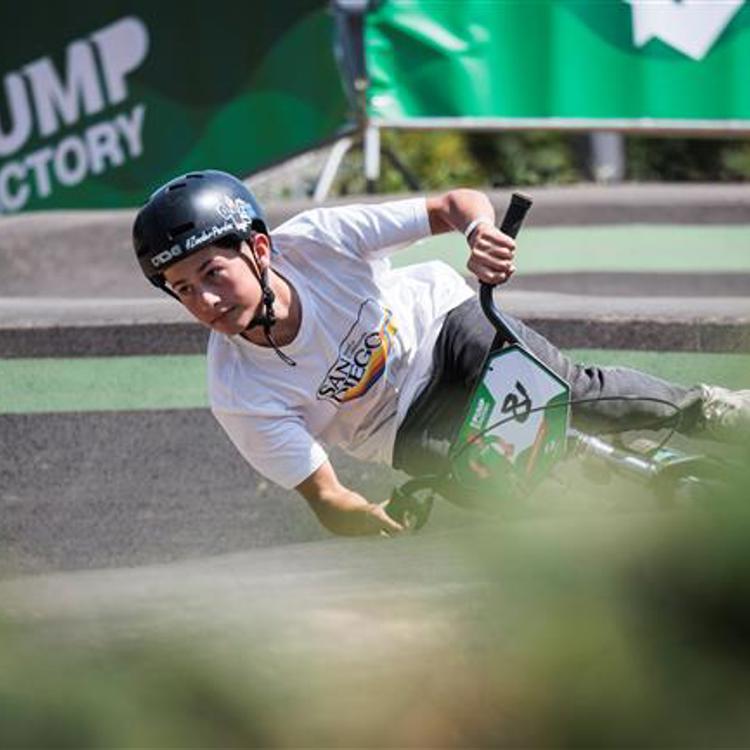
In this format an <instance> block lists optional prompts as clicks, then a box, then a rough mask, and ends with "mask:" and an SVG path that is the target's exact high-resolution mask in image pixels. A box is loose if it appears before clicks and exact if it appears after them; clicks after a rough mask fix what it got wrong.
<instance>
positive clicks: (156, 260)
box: [151, 245, 182, 268]
mask: <svg viewBox="0 0 750 750" xmlns="http://www.w3.org/2000/svg"><path fill="white" fill-rule="evenodd" d="M180 255H182V248H181V247H180V246H179V245H172V247H170V248H169V250H165V251H164V252H163V253H159V254H158V255H155V256H154V257H153V258H151V265H152V266H153V267H154V268H161V267H162V266H166V265H169V264H170V261H171V260H172V259H173V258H177V257H179V256H180Z"/></svg>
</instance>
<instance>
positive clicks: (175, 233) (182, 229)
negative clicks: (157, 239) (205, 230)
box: [167, 221, 195, 241]
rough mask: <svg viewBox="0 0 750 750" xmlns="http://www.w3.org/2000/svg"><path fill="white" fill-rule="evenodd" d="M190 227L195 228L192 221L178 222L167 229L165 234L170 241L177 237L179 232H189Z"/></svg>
mask: <svg viewBox="0 0 750 750" xmlns="http://www.w3.org/2000/svg"><path fill="white" fill-rule="evenodd" d="M191 229H195V224H193V222H192V221H188V222H187V223H186V224H180V225H179V226H176V227H172V228H171V229H169V230H167V235H168V237H169V239H170V241H171V240H175V239H177V238H178V237H179V236H180V235H181V234H184V233H185V232H189V231H190V230H191Z"/></svg>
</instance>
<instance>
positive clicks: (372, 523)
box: [295, 461, 403, 536]
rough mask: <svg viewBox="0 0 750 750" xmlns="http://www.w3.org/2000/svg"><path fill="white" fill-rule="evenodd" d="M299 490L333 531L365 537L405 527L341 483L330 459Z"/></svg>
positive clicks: (321, 519)
mask: <svg viewBox="0 0 750 750" xmlns="http://www.w3.org/2000/svg"><path fill="white" fill-rule="evenodd" d="M295 489H296V490H297V492H299V493H300V494H301V495H302V497H304V498H305V500H307V502H308V503H309V505H310V507H311V508H312V510H313V512H314V513H315V515H316V516H317V517H318V520H319V521H320V522H321V523H322V524H323V526H325V527H326V528H327V529H328V530H329V531H330V532H332V533H333V534H340V535H343V536H365V535H369V534H378V533H380V532H381V531H385V532H399V531H403V527H402V526H401V525H400V524H398V523H396V522H395V521H394V520H393V519H392V518H391V517H390V516H389V515H388V514H387V513H386V512H385V503H383V504H382V505H376V504H373V503H370V502H368V501H367V500H366V499H365V498H364V497H362V495H359V494H357V493H356V492H354V491H353V490H350V489H348V488H347V487H344V485H343V484H341V482H339V480H338V477H337V476H336V472H335V471H334V470H333V466H332V465H331V462H330V461H326V462H325V463H324V464H322V465H321V466H320V467H318V468H317V469H316V470H315V471H314V472H313V473H312V474H311V475H310V476H309V477H307V479H305V480H304V481H302V482H300V484H298V485H297V486H296V487H295Z"/></svg>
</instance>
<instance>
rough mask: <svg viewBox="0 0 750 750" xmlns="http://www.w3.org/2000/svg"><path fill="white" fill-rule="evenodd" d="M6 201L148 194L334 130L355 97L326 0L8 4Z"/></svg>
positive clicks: (1, 33) (242, 170)
mask: <svg viewBox="0 0 750 750" xmlns="http://www.w3.org/2000/svg"><path fill="white" fill-rule="evenodd" d="M0 39H1V40H2V43H1V44H0V211H2V212H6V213H12V212H16V211H21V210H26V209H52V208H84V207H85V208H91V207H119V206H135V205H138V204H140V203H141V202H142V201H143V200H144V197H145V196H147V194H148V193H149V192H150V191H151V190H152V189H154V188H155V187H157V186H158V185H159V184H161V183H163V182H164V181H166V180H167V179H169V178H170V177H172V176H174V175H177V174H180V173H183V172H187V171H190V170H196V169H203V168H214V169H224V170H227V171H230V172H233V173H235V174H238V175H240V176H244V175H247V174H249V173H251V172H253V171H257V170H258V169H261V168H263V167H265V166H268V165H270V164H272V163H274V162H276V161H279V160H281V159H283V158H286V157H288V156H291V155H293V154H294V153H297V152H300V151H303V150H305V149H308V148H310V147H312V146H315V145H316V144H318V143H321V142H323V141H325V140H328V139H330V138H332V137H333V136H334V135H335V134H336V133H337V132H338V131H340V130H341V129H342V128H344V124H345V122H346V120H347V101H346V97H345V94H344V91H343V88H342V85H341V80H340V76H339V72H338V69H337V67H336V64H335V61H334V55H333V24H332V19H331V17H330V14H329V11H328V3H327V2H326V0H285V1H284V2H282V3H270V2H262V3H261V2H244V3H238V2H234V0H212V2H210V3H204V2H202V1H201V0H181V1H180V2H177V1H176V0H159V2H152V1H151V0H127V1H126V0H114V1H113V2H107V3H102V2H100V1H99V0H61V1H60V2H56V3H49V2H41V1H40V0H30V1H29V2H26V3H3V4H2V6H0Z"/></svg>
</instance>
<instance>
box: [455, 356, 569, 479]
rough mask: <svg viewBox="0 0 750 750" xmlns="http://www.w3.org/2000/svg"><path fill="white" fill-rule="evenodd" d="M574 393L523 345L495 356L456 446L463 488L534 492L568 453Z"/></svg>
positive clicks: (475, 396) (457, 473)
mask: <svg viewBox="0 0 750 750" xmlns="http://www.w3.org/2000/svg"><path fill="white" fill-rule="evenodd" d="M569 394H570V388H569V386H568V384H567V383H566V382H565V381H564V380H562V379H561V378H559V377H558V376H557V375H555V373H553V372H552V371H551V370H550V369H549V368H548V367H546V366H545V365H544V364H542V363H541V362H540V361H539V360H538V359H536V357H534V356H533V355H532V354H530V353H529V352H527V351H526V350H525V349H523V348H522V347H520V346H518V345H515V344H514V345H512V346H508V347H506V348H504V349H500V350H498V351H496V352H492V353H491V354H490V356H489V358H488V360H487V363H486V365H485V369H484V373H483V375H482V377H481V379H480V381H479V384H478V385H477V387H476V389H475V390H474V394H473V396H472V399H471V403H470V406H469V410H468V414H467V416H466V419H465V421H464V424H463V426H462V427H461V431H460V432H459V436H458V440H457V441H456V444H455V445H454V446H453V451H452V455H453V466H454V474H455V475H456V478H457V479H458V480H459V482H460V484H461V485H463V486H464V487H466V488H467V489H471V490H481V491H484V490H485V489H487V490H490V489H491V488H498V487H499V486H500V485H499V482H504V483H505V484H506V485H507V486H508V487H510V488H511V489H514V490H519V489H520V490H526V491H528V490H530V489H531V488H533V486H534V485H536V484H537V483H538V482H539V481H541V480H542V479H543V478H544V477H545V476H546V475H547V474H548V473H549V470H550V469H551V468H552V466H554V464H555V463H556V462H557V460H558V459H559V458H561V457H562V455H563V454H564V451H565V437H566V434H567V431H568V420H569V412H570V407H569V406H568V405H567V402H568V400H569V397H570V396H569Z"/></svg>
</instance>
